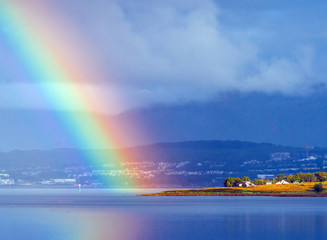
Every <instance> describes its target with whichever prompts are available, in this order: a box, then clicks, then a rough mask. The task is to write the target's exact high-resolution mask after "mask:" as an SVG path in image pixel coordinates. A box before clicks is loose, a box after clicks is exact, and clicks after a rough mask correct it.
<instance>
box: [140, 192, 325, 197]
mask: <svg viewBox="0 0 327 240" xmlns="http://www.w3.org/2000/svg"><path fill="white" fill-rule="evenodd" d="M138 196H142V197H148V196H152V197H242V196H243V197H327V193H317V194H298V193H295V194H289V193H288V194H285V193H281V194H268V193H220V194H209V193H207V194H206V193H201V194H194V193H193V194H192V193H190V194H188V193H184V194H179V193H152V194H139V195H138Z"/></svg>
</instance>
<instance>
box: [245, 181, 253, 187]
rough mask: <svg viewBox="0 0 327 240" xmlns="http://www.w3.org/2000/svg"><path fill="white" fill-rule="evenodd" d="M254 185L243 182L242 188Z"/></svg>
mask: <svg viewBox="0 0 327 240" xmlns="http://www.w3.org/2000/svg"><path fill="white" fill-rule="evenodd" d="M255 186H256V185H255V184H254V183H251V182H249V181H247V182H243V183H242V187H255Z"/></svg>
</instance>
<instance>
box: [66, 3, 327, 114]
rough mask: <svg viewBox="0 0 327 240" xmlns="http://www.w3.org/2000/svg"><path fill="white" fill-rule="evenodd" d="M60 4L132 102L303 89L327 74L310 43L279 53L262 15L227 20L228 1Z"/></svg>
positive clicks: (298, 91) (113, 83)
mask: <svg viewBox="0 0 327 240" xmlns="http://www.w3.org/2000/svg"><path fill="white" fill-rule="evenodd" d="M62 4H63V6H65V8H66V9H67V11H68V12H70V13H71V16H72V17H71V20H72V21H74V22H75V23H76V25H78V26H79V30H80V32H81V37H82V38H83V39H84V40H85V41H86V42H87V44H89V45H90V46H92V47H93V49H94V51H93V52H92V54H91V55H90V56H89V58H90V61H95V62H97V64H98V67H99V70H100V71H102V72H103V73H104V74H103V76H104V77H103V79H101V80H98V81H100V82H101V84H104V85H105V84H106V82H108V84H109V83H110V86H114V87H115V88H116V89H119V90H117V91H119V92H120V94H122V95H124V96H125V97H126V98H127V100H128V102H129V106H126V107H127V108H128V107H137V106H144V105H147V104H152V103H174V102H181V101H182V102H186V101H207V100H210V99H211V98H214V97H216V96H217V95H219V94H220V93H225V92H228V91H240V92H251V91H256V92H266V93H275V92H279V93H283V94H303V93H307V92H310V91H311V89H312V87H313V86H315V85H317V84H319V83H324V81H325V80H324V79H321V78H319V80H318V78H316V73H315V53H314V46H311V45H310V43H309V44H308V45H306V46H297V44H296V43H295V44H294V48H293V49H287V51H285V52H282V53H281V52H278V53H276V54H275V53H274V50H273V49H272V50H271V51H269V50H267V49H266V48H264V47H262V45H264V42H265V41H266V40H267V37H262V36H260V34H265V33H268V34H269V37H270V39H269V44H271V42H273V41H274V40H273V39H272V38H276V39H277V38H278V37H279V36H278V34H277V35H276V31H277V33H278V30H276V31H274V32H271V31H269V30H267V29H264V28H263V26H264V24H262V23H260V24H258V25H257V26H243V27H242V28H235V27H233V28H229V26H228V24H226V23H225V22H224V21H222V20H221V19H222V17H223V14H222V12H226V11H228V9H227V10H226V9H225V10H224V9H221V8H220V5H219V4H217V3H216V2H214V1H212V0H203V1H196V0H191V1H97V4H94V2H90V1H86V0H82V1H79V2H78V4H77V3H76V2H73V1H66V2H63V3H62ZM270 7H271V6H270ZM275 11H278V9H277V10H275ZM231 14H232V13H231ZM243 14H244V13H243ZM248 14H251V13H248ZM274 16H275V15H274ZM281 16H283V14H282V15H281ZM269 22H270V23H271V19H269ZM276 28H277V29H278V26H276ZM283 34H284V32H283ZM290 34H291V33H290ZM92 81H93V82H95V81H94V79H92ZM319 81H320V82H319ZM94 84H97V83H96V82H95V83H94ZM108 87H109V86H108Z"/></svg>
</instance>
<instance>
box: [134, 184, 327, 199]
mask: <svg viewBox="0 0 327 240" xmlns="http://www.w3.org/2000/svg"><path fill="white" fill-rule="evenodd" d="M314 184H315V183H291V184H285V185H276V184H272V185H258V186H255V187H216V188H198V189H179V190H169V191H162V192H157V193H152V194H140V195H139V196H253V197H256V196H267V197H268V196H269V197H327V182H323V183H322V184H323V186H324V187H325V188H324V190H323V191H322V192H316V191H314Z"/></svg>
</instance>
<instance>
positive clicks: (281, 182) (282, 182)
mask: <svg viewBox="0 0 327 240" xmlns="http://www.w3.org/2000/svg"><path fill="white" fill-rule="evenodd" d="M276 184H279V185H281V184H288V182H287V181H285V180H282V181H280V182H276Z"/></svg>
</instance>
